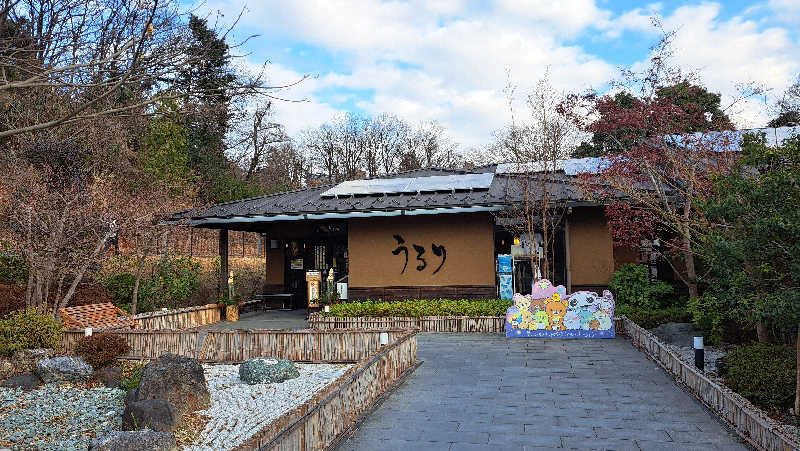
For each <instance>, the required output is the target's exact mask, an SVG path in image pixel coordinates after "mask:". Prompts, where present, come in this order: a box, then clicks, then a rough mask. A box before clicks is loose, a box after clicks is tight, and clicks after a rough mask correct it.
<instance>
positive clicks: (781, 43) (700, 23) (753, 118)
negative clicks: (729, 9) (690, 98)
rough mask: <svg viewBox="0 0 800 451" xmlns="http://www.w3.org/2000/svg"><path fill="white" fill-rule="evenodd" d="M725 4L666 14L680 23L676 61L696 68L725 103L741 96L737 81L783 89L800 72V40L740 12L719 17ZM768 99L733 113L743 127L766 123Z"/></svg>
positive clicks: (670, 25)
mask: <svg viewBox="0 0 800 451" xmlns="http://www.w3.org/2000/svg"><path fill="white" fill-rule="evenodd" d="M720 8H721V6H720V5H718V4H703V5H699V6H692V7H682V8H678V9H677V10H676V11H675V12H674V13H673V14H672V15H671V16H669V17H667V18H666V20H665V25H666V26H667V27H668V28H679V32H678V34H677V36H676V39H675V47H676V54H675V60H676V62H677V63H678V64H680V65H682V66H685V67H691V68H697V69H698V70H699V74H700V78H701V80H702V81H703V82H704V83H705V84H706V86H707V87H708V88H709V89H710V90H712V91H714V92H720V93H721V94H722V95H723V97H722V103H723V106H725V105H729V104H731V103H732V102H733V101H734V100H735V99H736V98H737V97H738V94H737V91H736V84H738V83H749V82H755V83H757V84H759V85H762V86H764V87H766V88H768V89H772V90H773V93H778V92H780V91H782V90H783V89H784V88H785V87H786V86H788V84H789V83H790V82H791V81H792V80H793V79H794V78H795V77H796V75H797V74H798V73H800V45H798V44H799V43H798V42H796V41H793V39H792V37H791V36H790V35H789V33H788V31H787V30H786V29H783V28H777V27H767V28H764V27H762V26H760V25H759V24H758V23H756V22H755V21H752V20H747V19H744V18H741V17H733V18H731V19H729V20H727V21H720V20H719V19H718V16H719V13H720ZM767 101H770V99H769V97H768V99H767ZM763 102H764V98H763V97H761V98H760V99H751V100H749V101H747V102H744V103H739V104H736V105H735V106H734V107H732V108H731V109H730V111H729V114H730V115H731V116H732V119H734V122H735V123H736V125H737V126H738V127H740V128H752V127H763V126H764V125H765V124H766V122H767V121H768V120H769V116H768V113H767V111H766V108H765V107H764V104H763Z"/></svg>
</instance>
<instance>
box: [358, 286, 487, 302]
mask: <svg viewBox="0 0 800 451" xmlns="http://www.w3.org/2000/svg"><path fill="white" fill-rule="evenodd" d="M347 298H348V300H353V301H356V300H364V299H382V300H384V301H402V300H406V299H496V298H497V288H496V287H495V286H494V285H451V286H442V287H437V286H416V287H404V286H394V287H348V288H347Z"/></svg>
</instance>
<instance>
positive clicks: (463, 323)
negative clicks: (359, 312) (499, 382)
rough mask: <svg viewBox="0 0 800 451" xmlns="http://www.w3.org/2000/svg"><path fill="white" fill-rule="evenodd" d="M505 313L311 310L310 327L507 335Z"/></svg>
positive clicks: (319, 328) (320, 328) (318, 328)
mask: <svg viewBox="0 0 800 451" xmlns="http://www.w3.org/2000/svg"><path fill="white" fill-rule="evenodd" d="M505 321H506V319H505V317H504V316H474V317H473V316H420V317H401V316H391V317H384V318H371V317H341V318H337V317H332V316H331V317H324V316H322V315H321V314H320V313H318V312H316V313H312V314H311V315H309V317H308V327H310V328H312V329H317V330H331V329H334V330H335V329H358V328H365V329H398V328H399V329H418V330H419V331H420V332H471V333H479V334H504V333H505Z"/></svg>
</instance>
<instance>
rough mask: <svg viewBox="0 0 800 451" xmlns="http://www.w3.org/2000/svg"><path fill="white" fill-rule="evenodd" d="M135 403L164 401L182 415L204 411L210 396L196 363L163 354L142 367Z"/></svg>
mask: <svg viewBox="0 0 800 451" xmlns="http://www.w3.org/2000/svg"><path fill="white" fill-rule="evenodd" d="M137 399H138V400H140V401H142V400H145V399H164V400H166V401H169V402H171V403H172V405H174V406H175V408H176V409H178V412H179V413H180V414H181V415H183V414H184V413H186V412H193V411H195V410H201V409H206V408H208V406H209V405H210V400H211V395H210V394H209V392H208V383H206V377H205V374H204V373H203V367H202V366H201V365H200V362H198V361H197V360H195V359H191V358H189V357H182V356H178V355H175V354H164V355H162V356H161V357H159V358H158V359H156V360H153V361H151V362H150V363H148V364H147V365H146V366H145V367H144V371H143V372H142V380H141V382H140V383H139V390H138V394H137Z"/></svg>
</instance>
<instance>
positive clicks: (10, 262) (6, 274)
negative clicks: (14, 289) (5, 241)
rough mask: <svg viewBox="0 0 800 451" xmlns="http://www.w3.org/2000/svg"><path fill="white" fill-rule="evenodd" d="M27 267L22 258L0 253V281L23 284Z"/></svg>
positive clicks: (26, 279) (25, 280) (26, 278)
mask: <svg viewBox="0 0 800 451" xmlns="http://www.w3.org/2000/svg"><path fill="white" fill-rule="evenodd" d="M29 269H30V268H29V267H28V264H27V263H25V260H24V259H23V258H21V257H17V256H16V255H13V254H6V253H0V283H13V284H17V285H24V284H25V283H27V281H28V271H29Z"/></svg>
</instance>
